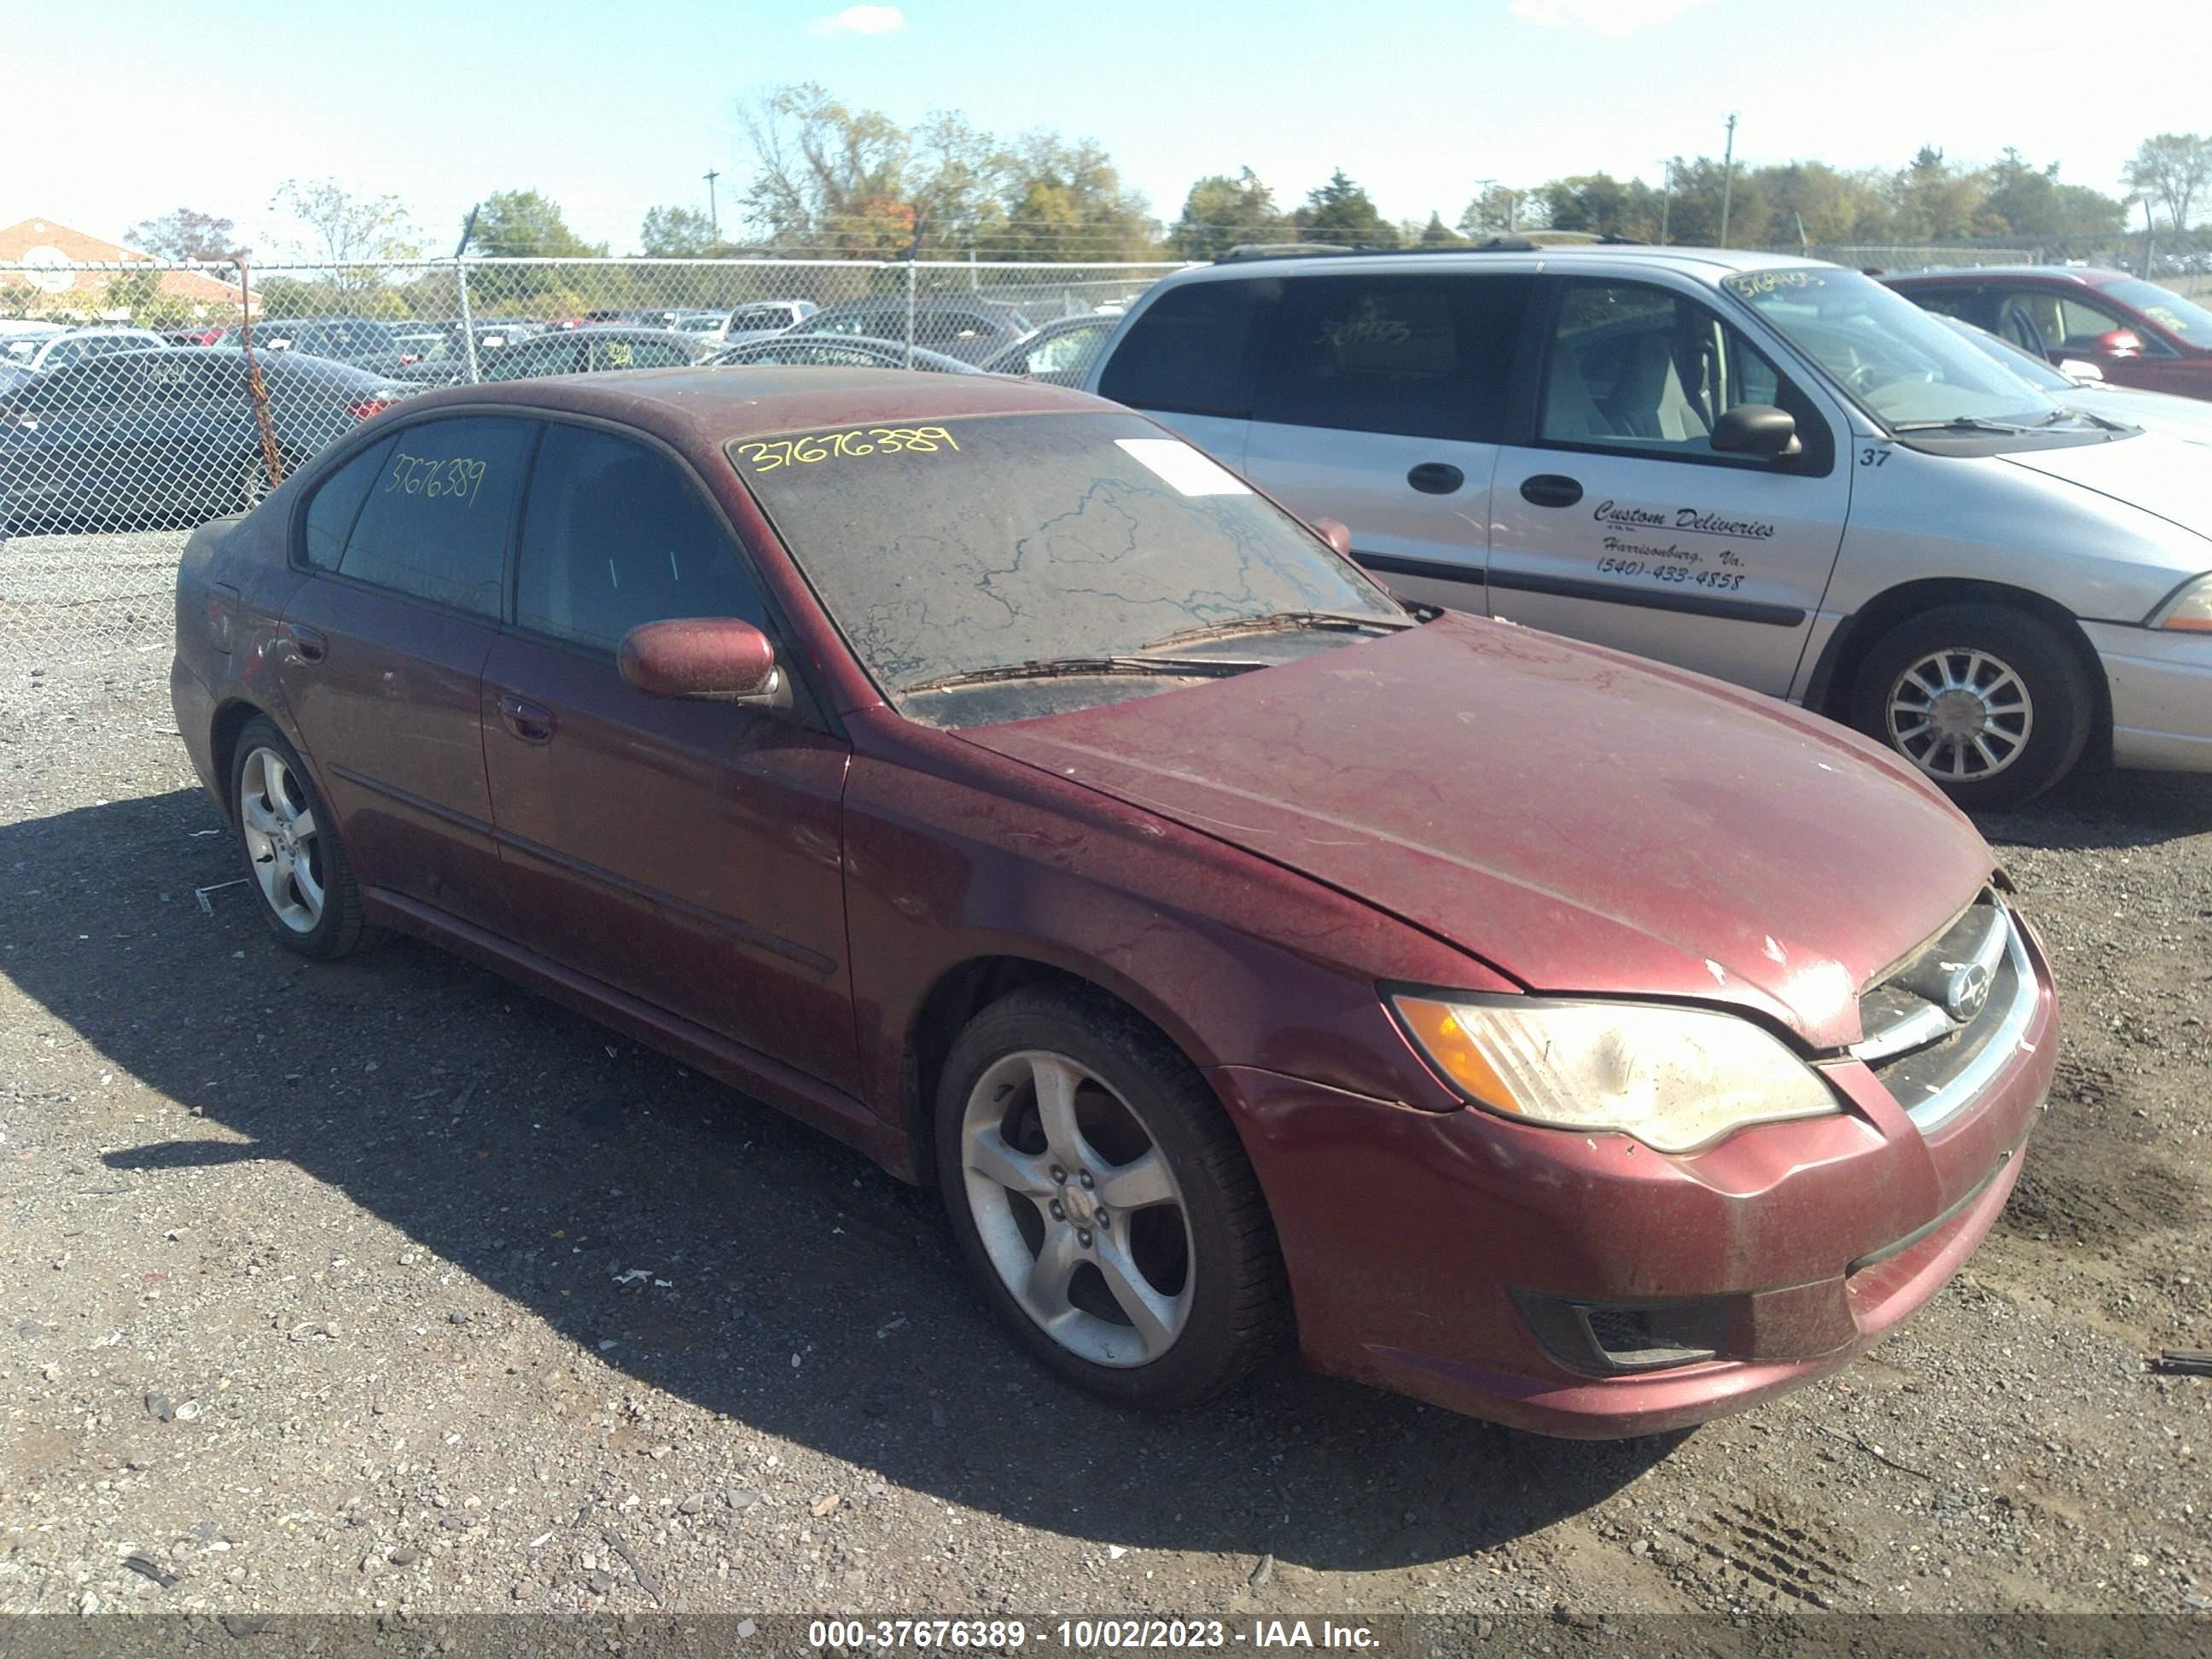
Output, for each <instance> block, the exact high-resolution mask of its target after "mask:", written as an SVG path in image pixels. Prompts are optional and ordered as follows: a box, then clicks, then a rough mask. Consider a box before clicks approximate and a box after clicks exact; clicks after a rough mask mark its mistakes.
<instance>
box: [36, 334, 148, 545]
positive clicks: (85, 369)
mask: <svg viewBox="0 0 2212 1659" xmlns="http://www.w3.org/2000/svg"><path fill="white" fill-rule="evenodd" d="M138 383H139V374H138V367H137V364H136V363H135V362H131V361H130V360H129V359H123V360H119V361H118V359H115V358H112V357H109V358H97V357H95V358H92V359H89V360H88V361H86V362H71V363H65V364H64V365H63V366H62V367H61V368H46V369H41V370H40V371H39V372H38V374H35V375H33V377H32V378H31V379H30V380H27V381H26V382H24V384H23V385H22V386H21V387H20V388H19V389H18V390H16V391H15V392H13V393H12V394H10V396H9V398H8V402H7V410H6V414H5V416H4V417H3V418H4V420H5V423H6V425H5V430H4V433H0V528H4V526H5V524H6V522H8V521H9V520H13V521H14V522H16V523H18V524H22V523H29V522H46V523H52V524H57V525H70V524H79V523H87V524H89V523H100V524H109V525H116V524H126V523H133V522H141V521H143V518H144V516H145V509H146V504H147V503H146V497H145V492H144V489H143V487H142V486H141V485H140V483H138V481H137V479H135V478H133V477H131V476H130V474H129V473H128V472H127V471H125V469H124V468H123V466H122V465H120V462H119V458H118V455H117V453H116V448H115V444H116V410H117V407H118V404H123V403H125V402H127V401H128V400H129V399H130V398H131V397H133V396H134V395H136V393H135V388H137V386H138Z"/></svg>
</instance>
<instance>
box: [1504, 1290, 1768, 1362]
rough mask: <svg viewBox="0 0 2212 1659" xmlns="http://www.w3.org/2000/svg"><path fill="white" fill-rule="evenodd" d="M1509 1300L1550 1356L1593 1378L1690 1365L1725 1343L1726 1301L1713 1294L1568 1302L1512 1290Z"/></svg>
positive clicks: (1710, 1355)
mask: <svg viewBox="0 0 2212 1659" xmlns="http://www.w3.org/2000/svg"><path fill="white" fill-rule="evenodd" d="M1514 1299H1515V1300H1516V1302H1518V1303H1519V1304H1521V1311H1522V1314H1523V1315H1524V1316H1526V1317H1527V1319H1528V1324H1529V1327H1530V1328H1532V1329H1533V1330H1534V1332H1535V1333H1536V1335H1537V1338H1538V1339H1539V1340H1541V1342H1542V1343H1543V1345H1544V1346H1545V1347H1546V1348H1547V1349H1548V1350H1550V1352H1551V1354H1552V1357H1553V1358H1555V1359H1557V1360H1559V1362H1560V1363H1561V1364H1564V1365H1565V1366H1566V1367H1567V1368H1568V1369H1569V1370H1577V1371H1582V1372H1584V1373H1586V1374H1588V1375H1589V1376H1612V1375H1617V1374H1619V1373H1621V1372H1626V1371H1652V1370H1664V1369H1666V1368H1667V1367H1668V1366H1671V1365H1694V1364H1699V1363H1700V1362H1702V1361H1704V1360H1708V1359H1712V1358H1717V1357H1718V1355H1719V1354H1720V1352H1721V1350H1722V1349H1723V1346H1726V1341H1727V1328H1728V1304H1727V1302H1726V1301H1725V1300H1724V1299H1723V1298H1722V1297H1691V1298H1689V1299H1687V1300H1685V1301H1680V1302H1629V1303H1620V1302H1615V1303H1607V1302H1574V1301H1569V1300H1567V1299H1565V1298H1564V1297H1549V1296H1541V1295H1538V1294H1536V1293H1534V1292H1533V1291H1516V1292H1515V1293H1514Z"/></svg>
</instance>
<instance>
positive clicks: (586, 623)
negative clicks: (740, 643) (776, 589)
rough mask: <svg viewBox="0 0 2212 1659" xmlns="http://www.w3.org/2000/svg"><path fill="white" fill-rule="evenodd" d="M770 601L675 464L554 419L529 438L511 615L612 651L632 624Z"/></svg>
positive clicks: (729, 611) (757, 607) (754, 611)
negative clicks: (530, 459)
mask: <svg viewBox="0 0 2212 1659" xmlns="http://www.w3.org/2000/svg"><path fill="white" fill-rule="evenodd" d="M673 617H742V618H744V620H745V621H747V622H749V623H754V624H756V625H763V624H764V623H765V622H766V619H767V609H766V606H765V605H764V604H763V600H762V598H761V593H760V589H759V587H758V586H757V584H756V582H755V580H754V579H753V574H752V571H751V568H750V566H748V565H747V563H746V562H745V559H744V555H743V554H742V553H740V552H739V551H738V548H737V547H736V545H735V544H733V543H732V541H731V540H730V537H729V532H727V531H726V530H725V529H724V528H723V527H722V523H721V520H720V519H719V518H718V517H717V516H716V515H715V514H714V512H713V510H712V509H711V508H709V507H708V505H707V502H706V500H705V498H704V497H703V496H702V495H701V494H700V493H699V491H698V490H697V489H696V488H694V487H693V485H692V484H691V483H690V480H688V479H687V478H686V477H684V473H683V471H682V470H681V469H679V468H678V466H677V465H676V464H675V463H674V462H673V461H671V460H670V459H668V458H667V457H666V456H665V455H662V454H659V453H657V452H655V451H653V450H651V449H648V448H647V447H645V446H644V445H643V444H640V443H634V442H632V441H630V440H629V439H627V438H617V437H615V436H613V435H611V434H608V433H605V432H599V431H596V430H594V429H592V428H588V427H576V426H551V427H548V428H546V432H545V441H544V442H543V443H542V444H540V445H539V446H538V463H537V465H536V467H535V469H534V470H533V471H532V480H531V486H530V503H529V506H528V507H526V509H525V510H524V513H523V523H522V544H521V550H520V555H519V562H518V566H517V569H516V574H515V620H516V622H518V623H520V625H521V626H523V627H525V628H528V629H536V630H537V631H538V632H539V633H543V634H551V635H556V636H558V637H559V638H562V639H566V640H575V641H580V642H581V643H583V644H586V645H597V646H605V647H607V648H608V649H610V650H611V649H613V647H615V646H616V645H617V644H619V643H620V642H621V640H622V636H623V635H625V634H627V633H629V630H630V629H633V628H635V627H636V626H637V625H638V624H639V623H649V622H666V621H668V620H670V619H671V618H673Z"/></svg>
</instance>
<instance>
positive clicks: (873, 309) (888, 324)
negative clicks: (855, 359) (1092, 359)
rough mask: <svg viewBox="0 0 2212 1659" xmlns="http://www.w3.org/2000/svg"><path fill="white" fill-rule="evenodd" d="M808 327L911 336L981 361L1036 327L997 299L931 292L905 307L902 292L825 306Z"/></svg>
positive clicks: (812, 330)
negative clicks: (948, 296)
mask: <svg viewBox="0 0 2212 1659" xmlns="http://www.w3.org/2000/svg"><path fill="white" fill-rule="evenodd" d="M909 322H911V323H912V325H913V326H912V329H911V331H909V329H908V323H909ZM806 331H807V332H808V333H810V334H858V335H862V336H864V337H867V338H869V339H875V340H898V341H902V342H903V341H905V340H907V339H908V338H909V337H911V338H912V340H913V341H914V343H915V344H916V345H918V346H927V347H928V348H929V349H931V350H932V351H941V352H943V353H944V354H945V356H948V357H957V358H959V359H960V361H961V362H965V363H975V364H976V365H978V366H979V367H980V366H981V364H982V363H983V362H985V360H986V359H987V358H991V357H995V356H998V355H999V353H1000V352H1001V351H1004V350H1005V349H1006V348H1007V347H1008V346H1010V345H1012V344H1013V343H1015V342H1016V341H1017V340H1022V339H1026V338H1027V337H1029V336H1030V335H1031V334H1033V333H1035V332H1036V329H1035V328H1034V327H1032V326H1031V325H1030V319H1028V318H1027V317H1025V316H1024V315H1023V314H1022V313H1020V312H1019V311H1018V310H1016V309H1015V308H1014V307H1012V306H1010V305H1005V304H1001V303H1000V302H999V301H993V300H982V299H968V298H962V299H943V298H931V299H925V300H917V301H915V303H914V304H913V306H912V307H908V303H907V301H906V299H905V298H904V296H903V295H875V296H873V297H871V298H869V299H866V300H846V301H840V302H839V303H838V304H836V305H834V306H825V307H823V308H822V309H821V310H820V311H817V312H816V313H814V314H813V315H812V316H811V317H810V318H808V319H806Z"/></svg>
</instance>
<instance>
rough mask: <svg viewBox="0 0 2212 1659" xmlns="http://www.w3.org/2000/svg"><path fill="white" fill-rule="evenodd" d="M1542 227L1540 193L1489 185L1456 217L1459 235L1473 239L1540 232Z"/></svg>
mask: <svg viewBox="0 0 2212 1659" xmlns="http://www.w3.org/2000/svg"><path fill="white" fill-rule="evenodd" d="M1546 223H1547V221H1546V218H1545V205H1544V200H1543V196H1542V192H1541V191H1534V190H1516V189H1515V188H1514V187H1513V186H1512V185H1491V186H1490V187H1489V188H1488V189H1487V190H1486V191H1483V192H1482V194H1481V195H1480V196H1478V197H1475V198H1474V200H1473V201H1472V202H1469V203H1468V204H1467V207H1466V210H1464V211H1463V212H1462V213H1461V215H1460V216H1459V228H1460V232H1461V234H1462V235H1466V236H1472V237H1474V238H1477V239H1482V238H1486V237H1491V236H1509V235H1511V234H1515V233H1516V232H1519V231H1523V230H1541V229H1543V228H1545V226H1546Z"/></svg>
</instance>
